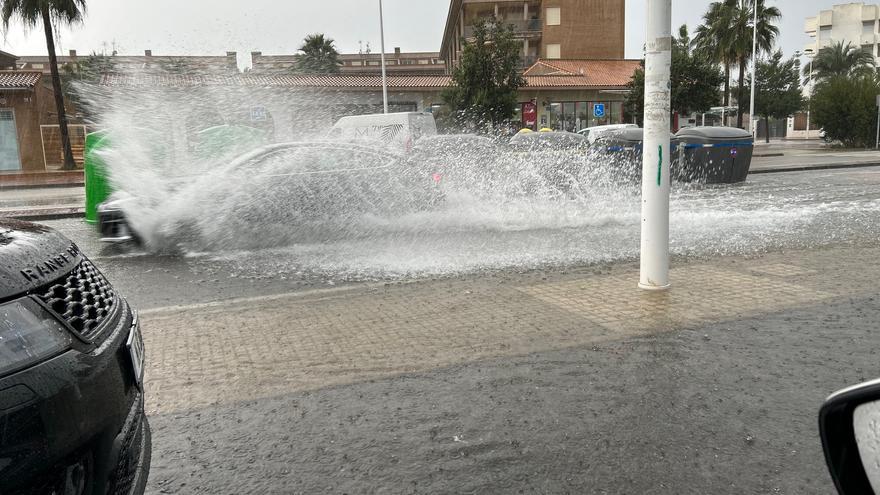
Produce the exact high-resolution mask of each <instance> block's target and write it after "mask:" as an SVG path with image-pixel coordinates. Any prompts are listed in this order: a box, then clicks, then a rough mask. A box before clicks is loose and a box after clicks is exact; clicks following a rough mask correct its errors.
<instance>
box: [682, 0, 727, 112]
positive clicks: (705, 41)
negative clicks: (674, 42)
mask: <svg viewBox="0 0 880 495" xmlns="http://www.w3.org/2000/svg"><path fill="white" fill-rule="evenodd" d="M735 6H736V2H731V1H721V2H712V3H711V4H710V5H709V10H707V11H706V13H705V14H703V23H702V24H700V25H699V26H697V30H696V33H695V34H694V40H693V42H692V43H691V44H692V46H693V49H694V51H695V52H696V53H697V54H698V55H700V56H702V57H704V58H706V59H707V60H709V61H711V62H714V63H716V64H721V65H722V66H723V67H724V106H725V107H726V106H728V105H730V66H731V65H733V64H734V62H735V61H736V54H735V53H734V52H733V50H732V49H731V48H730V47H731V45H732V43H730V40H729V38H730V25H731V23H732V22H731V19H732V18H733V11H734V7H735Z"/></svg>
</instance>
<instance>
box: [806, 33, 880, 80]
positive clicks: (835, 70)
mask: <svg viewBox="0 0 880 495" xmlns="http://www.w3.org/2000/svg"><path fill="white" fill-rule="evenodd" d="M873 71H874V56H873V55H871V53H870V52H866V51H864V50H862V49H861V48H859V47H857V46H855V45H853V44H852V43H850V42H846V43H844V42H843V41H835V42H834V43H832V44H831V46H826V47H825V48H822V49H821V50H819V53H817V54H816V57H815V58H814V59H813V80H814V81H822V80H825V79H829V78H832V77H834V76H846V77H858V76H861V75H868V74H871V73H872V72H873ZM804 77H806V78H809V77H810V67H809V66H807V67H804Z"/></svg>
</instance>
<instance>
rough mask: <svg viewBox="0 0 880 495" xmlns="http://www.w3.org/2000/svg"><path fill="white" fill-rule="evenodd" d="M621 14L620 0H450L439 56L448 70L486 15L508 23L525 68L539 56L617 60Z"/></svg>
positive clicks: (621, 42)
mask: <svg viewBox="0 0 880 495" xmlns="http://www.w3.org/2000/svg"><path fill="white" fill-rule="evenodd" d="M625 14H626V7H625V0H494V1H487V0H451V1H450V5H449V14H448V15H447V19H446V29H445V31H444V34H443V41H442V44H441V47H440V57H441V58H443V60H444V61H445V63H446V67H447V69H450V70H451V69H452V68H453V67H454V66H455V65H456V64H457V63H458V60H459V57H460V54H461V50H462V40H467V39H468V38H470V37H471V36H472V35H473V24H474V22H475V21H477V20H479V19H489V20H497V21H500V22H502V23H504V24H509V25H512V26H513V29H514V36H516V38H517V39H521V40H522V44H523V51H522V55H523V67H524V68H525V67H530V66H531V65H533V64H534V62H536V61H537V60H538V59H550V60H553V59H612V60H619V59H623V57H624V34H625V33H624V29H625V21H626V15H625Z"/></svg>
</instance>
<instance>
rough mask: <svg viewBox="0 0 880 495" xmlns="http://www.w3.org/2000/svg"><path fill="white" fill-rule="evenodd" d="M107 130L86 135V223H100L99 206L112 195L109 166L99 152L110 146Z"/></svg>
mask: <svg viewBox="0 0 880 495" xmlns="http://www.w3.org/2000/svg"><path fill="white" fill-rule="evenodd" d="M108 137H109V136H108V132H107V131H106V130H103V131H97V132H91V133H89V134H88V135H86V149H85V172H84V173H85V182H86V222H88V223H97V222H98V205H99V204H101V203H102V202H104V201H105V200H106V199H107V197H108V196H110V193H111V192H112V191H111V189H110V184H109V183H108V177H107V165H106V164H105V163H104V160H103V159H102V158H101V155H100V153H98V151H100V150H102V149H105V148H106V147H107V146H108V145H109V144H110V140H109V139H108Z"/></svg>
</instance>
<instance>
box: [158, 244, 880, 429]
mask: <svg viewBox="0 0 880 495" xmlns="http://www.w3.org/2000/svg"><path fill="white" fill-rule="evenodd" d="M878 256H880V248H878V247H834V248H826V249H819V250H810V251H790V252H782V253H769V254H765V255H761V256H756V257H752V258H741V257H720V258H713V259H703V260H691V261H682V260H679V261H676V262H675V263H674V265H673V269H672V274H671V278H672V282H673V288H672V290H670V291H668V292H661V293H652V292H645V291H640V290H638V289H636V282H637V280H638V266H637V265H636V264H633V263H622V264H616V265H608V266H597V267H583V268H580V269H576V270H573V271H572V270H569V271H560V270H555V271H550V272H547V273H539V272H530V273H526V274H504V275H498V274H495V275H491V276H485V277H481V276H473V277H469V278H456V279H448V280H434V281H421V282H412V283H398V284H384V285H380V286H360V287H353V288H348V289H344V290H340V291H333V292H322V291H317V292H311V293H299V294H290V295H282V296H272V297H267V298H254V299H250V300H247V301H239V302H231V303H229V304H219V305H200V306H193V307H175V308H159V309H156V310H150V311H145V312H143V313H142V317H143V324H144V338H145V341H146V345H147V351H148V367H147V387H148V390H149V394H148V401H147V402H148V406H147V407H148V411H149V412H150V413H151V414H161V413H173V412H181V411H185V410H190V409H195V408H198V407H202V406H210V405H223V404H231V403H234V402H238V401H243V400H253V399H258V398H265V397H272V396H277V395H282V394H287V393H291V392H297V391H304V390H312V389H317V388H322V387H326V386H330V385H339V384H346V383H353V382H358V381H364V380H370V379H377V378H382V377H389V376H394V375H397V374H401V373H409V372H418V371H426V370H431V369H435V368H440V367H444V366H450V365H454V364H460V363H466V362H473V361H477V360H481V359H486V358H492V357H502V356H514V355H523V354H528V353H531V352H538V351H546V350H554V349H563V348H568V347H574V346H583V345H589V344H591V343H597V344H598V343H600V342H607V341H610V340H619V339H624V338H629V337H634V336H641V335H649V334H654V333H659V332H667V331H672V330H681V329H685V328H690V327H696V326H699V325H703V324H706V323H712V322H721V321H730V320H736V319H739V318H747V317H755V316H759V315H762V314H765V313H772V312H779V311H783V310H786V309H794V308H798V307H807V306H810V305H813V304H817V303H820V302H824V301H828V300H831V299H835V298H848V297H856V296H865V295H866V294H872V293H874V294H876V288H875V287H876V285H875V284H876V280H877V279H878V276H880V264H878V263H876V262H875V260H876V259H878Z"/></svg>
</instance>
